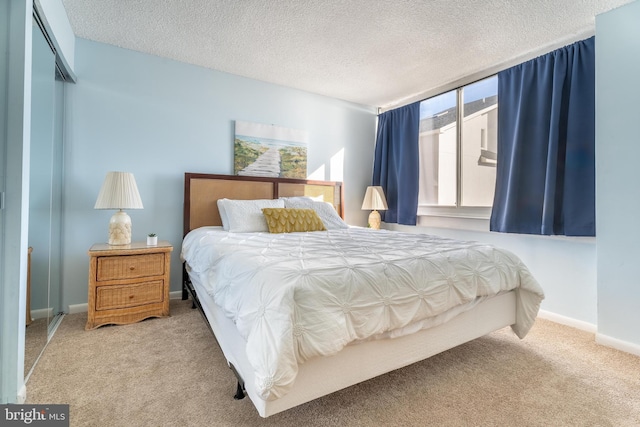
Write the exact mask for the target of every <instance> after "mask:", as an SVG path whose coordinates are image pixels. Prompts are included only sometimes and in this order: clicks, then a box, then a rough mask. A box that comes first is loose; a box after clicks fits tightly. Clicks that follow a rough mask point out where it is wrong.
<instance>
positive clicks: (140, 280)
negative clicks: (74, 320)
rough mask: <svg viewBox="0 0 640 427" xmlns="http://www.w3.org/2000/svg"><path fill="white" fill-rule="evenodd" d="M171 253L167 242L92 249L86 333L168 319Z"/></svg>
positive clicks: (104, 245)
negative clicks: (113, 326)
mask: <svg viewBox="0 0 640 427" xmlns="http://www.w3.org/2000/svg"><path fill="white" fill-rule="evenodd" d="M171 251H173V246H171V244H170V243H169V242H167V241H159V242H158V245H157V246H147V245H146V243H145V242H135V243H131V244H129V245H122V246H111V245H108V244H106V243H101V244H96V245H93V246H92V247H91V249H89V257H90V261H89V299H88V310H87V324H86V326H85V329H86V330H89V329H95V328H97V327H98V326H102V325H107V324H116V325H124V324H127V323H134V322H139V321H141V320H143V319H147V318H149V317H164V316H168V315H169V273H170V266H171Z"/></svg>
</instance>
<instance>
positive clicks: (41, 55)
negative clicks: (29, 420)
mask: <svg viewBox="0 0 640 427" xmlns="http://www.w3.org/2000/svg"><path fill="white" fill-rule="evenodd" d="M63 101H64V84H63V81H62V78H61V77H60V74H59V73H58V72H57V69H56V57H55V53H54V51H53V50H52V47H51V45H50V43H49V42H48V40H47V38H46V37H45V35H44V34H43V31H42V30H41V28H40V26H39V25H38V22H37V19H36V18H34V22H33V52H32V87H31V144H30V177H29V262H28V265H29V267H28V275H27V310H26V317H27V318H26V324H27V327H26V333H25V376H27V377H28V375H29V373H30V371H31V369H32V368H33V366H34V363H35V361H36V360H37V358H38V356H39V355H40V353H41V352H42V350H43V349H44V347H45V346H46V344H47V342H48V340H49V338H50V336H51V334H52V332H53V331H54V329H55V327H56V326H57V323H58V322H59V320H60V318H61V315H62V303H61V224H62V217H61V212H62V172H63V170H62V167H63V161H62V154H63V153H62V142H63V138H62V135H63V134H62V123H63V120H62V119H63V111H64V109H63Z"/></svg>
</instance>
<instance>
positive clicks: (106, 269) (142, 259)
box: [96, 253, 164, 282]
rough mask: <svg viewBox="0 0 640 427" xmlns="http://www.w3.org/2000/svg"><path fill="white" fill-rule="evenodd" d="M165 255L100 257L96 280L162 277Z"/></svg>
mask: <svg viewBox="0 0 640 427" xmlns="http://www.w3.org/2000/svg"><path fill="white" fill-rule="evenodd" d="M163 274H164V254H162V253H155V254H148V255H127V256H107V257H98V269H97V272H96V280H97V281H99V282H102V281H105V280H119V279H135V278H137V277H147V276H162V275H163Z"/></svg>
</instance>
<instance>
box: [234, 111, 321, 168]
mask: <svg viewBox="0 0 640 427" xmlns="http://www.w3.org/2000/svg"><path fill="white" fill-rule="evenodd" d="M235 131H236V135H235V141H234V144H233V145H234V150H233V152H234V162H233V163H234V165H233V172H234V174H235V175H245V176H266V177H276V178H277V177H280V178H302V179H304V178H306V177H307V139H308V136H307V132H305V131H301V130H297V129H289V128H284V127H279V126H274V125H266V124H260V123H251V122H243V121H239V120H236V129H235Z"/></svg>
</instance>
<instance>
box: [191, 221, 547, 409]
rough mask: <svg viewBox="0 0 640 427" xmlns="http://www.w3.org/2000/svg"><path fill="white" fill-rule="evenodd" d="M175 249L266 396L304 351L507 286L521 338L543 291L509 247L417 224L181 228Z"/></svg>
mask: <svg viewBox="0 0 640 427" xmlns="http://www.w3.org/2000/svg"><path fill="white" fill-rule="evenodd" d="M182 258H183V260H185V261H186V262H187V265H188V268H189V271H190V272H194V273H197V274H199V275H200V276H201V278H202V277H205V278H206V279H207V280H206V283H205V284H204V285H205V287H206V288H207V291H208V293H209V294H210V295H211V297H213V299H214V301H215V303H216V304H217V305H219V306H220V307H221V308H222V309H223V310H224V312H225V314H226V315H227V316H228V317H229V318H231V319H233V321H234V322H235V324H236V325H237V327H238V330H239V332H240V334H241V335H242V337H244V339H245V340H246V342H247V356H248V358H249V361H250V363H251V365H252V366H253V368H254V370H255V373H256V388H257V390H258V393H259V394H260V396H261V397H262V398H263V399H265V400H272V399H276V398H278V397H281V396H282V395H284V394H286V393H287V391H288V390H289V389H290V388H291V386H292V385H293V382H294V381H295V377H296V374H297V372H298V364H299V363H303V362H304V361H305V360H308V359H309V358H311V357H314V356H321V355H322V356H327V355H332V354H335V353H337V352H338V351H340V350H341V349H342V348H343V347H345V346H346V345H347V344H349V343H351V342H354V341H357V340H364V339H372V338H375V337H377V336H379V335H380V334H384V333H389V331H396V330H402V328H407V327H411V326H412V325H415V324H420V322H424V321H425V320H424V319H427V320H429V319H430V318H433V317H435V316H440V317H442V316H443V315H446V314H447V313H448V312H451V311H452V309H453V310H456V308H455V307H459V306H461V307H466V306H469V307H470V306H472V304H473V303H474V302H475V301H478V299H479V298H482V297H487V296H491V295H496V294H498V293H500V292H504V291H508V290H511V289H518V291H517V292H516V299H517V307H516V316H517V319H516V323H515V324H514V325H513V326H512V328H513V330H514V332H515V333H516V334H517V335H518V336H519V337H521V338H522V337H524V336H525V335H526V333H527V332H528V331H529V329H530V328H531V326H532V324H533V322H534V320H535V317H536V315H537V313H538V308H539V306H540V302H541V301H542V299H543V298H544V294H543V291H542V289H541V288H540V286H539V285H538V283H537V282H536V280H535V279H534V278H533V277H532V276H531V274H530V273H529V271H528V269H527V268H526V267H525V265H524V264H523V263H522V262H521V261H520V259H519V258H518V257H516V256H515V255H513V254H512V253H510V252H508V251H505V250H501V249H496V248H494V247H492V246H489V245H485V244H481V243H477V242H462V241H457V240H451V239H445V238H441V237H437V236H433V235H424V234H409V233H400V232H393V231H385V230H381V231H372V230H368V229H364V228H349V229H344V230H330V231H322V232H312V233H288V234H269V233H229V232H225V231H222V229H221V228H219V227H203V228H200V229H197V230H194V231H192V232H190V233H189V234H188V235H187V236H186V237H185V239H184V241H183V246H182Z"/></svg>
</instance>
